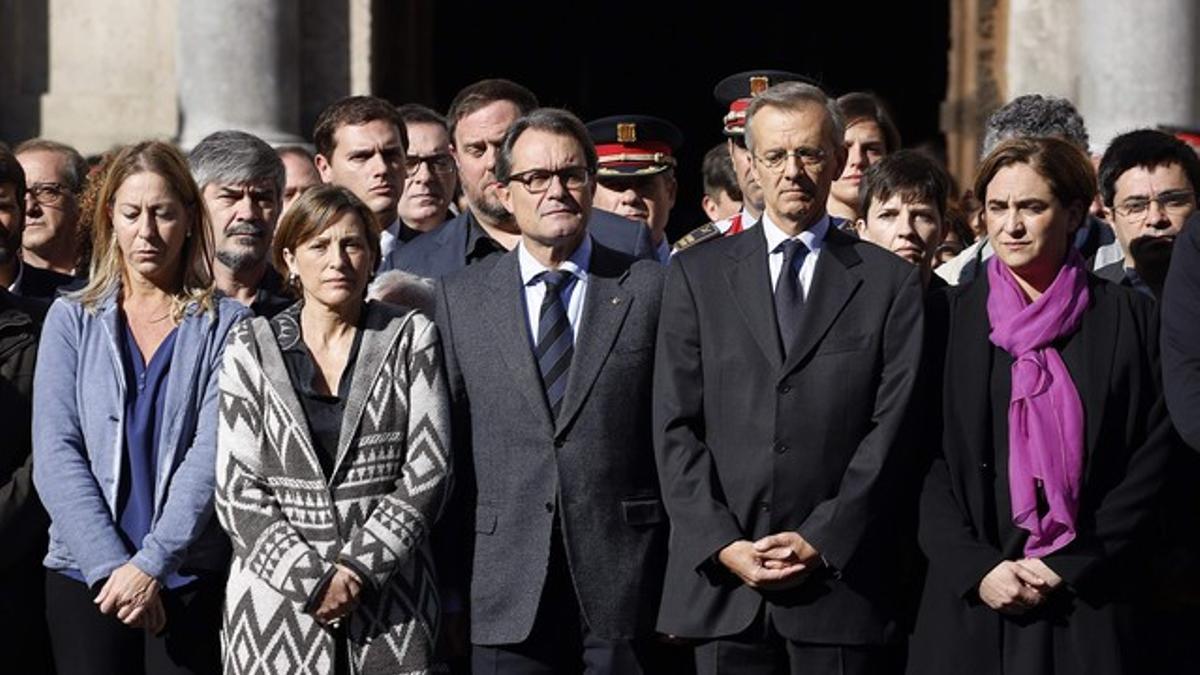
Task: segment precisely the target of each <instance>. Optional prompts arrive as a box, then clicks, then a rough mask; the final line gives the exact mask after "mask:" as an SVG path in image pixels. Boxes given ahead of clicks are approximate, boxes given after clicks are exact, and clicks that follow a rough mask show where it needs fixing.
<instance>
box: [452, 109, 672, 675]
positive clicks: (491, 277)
mask: <svg viewBox="0 0 1200 675" xmlns="http://www.w3.org/2000/svg"><path fill="white" fill-rule="evenodd" d="M596 168H597V157H596V149H595V147H594V146H593V145H592V142H591V140H590V139H589V138H588V132H587V130H586V129H585V128H584V126H583V123H582V122H580V121H579V120H578V119H577V118H576V117H575V116H574V115H572V114H570V113H568V112H566V111H563V110H555V109H538V110H534V111H533V112H531V113H529V114H527V115H525V116H523V117H521V118H520V119H518V120H516V121H515V123H514V124H512V125H511V127H510V128H509V130H508V132H507V134H506V135H505V136H504V139H503V142H502V144H501V146H500V149H499V151H498V155H497V158H496V163H495V176H496V180H497V181H498V186H497V189H496V196H497V198H498V199H499V201H500V202H501V203H502V204H503V205H504V208H505V210H506V211H508V212H509V213H511V214H512V215H513V217H514V219H515V221H516V225H517V226H518V228H519V230H520V239H519V241H518V242H517V243H516V244H515V245H514V247H513V249H512V250H511V251H508V252H506V253H504V254H500V255H495V256H491V257H489V258H488V259H487V260H484V261H481V262H479V263H477V264H474V265H471V266H470V267H467V268H466V269H465V270H464V271H462V272H461V273H458V274H455V275H451V276H448V277H444V278H443V279H442V282H441V284H440V285H439V289H438V299H437V303H438V306H437V311H436V315H437V318H438V328H439V330H440V331H441V336H442V342H443V345H444V349H445V353H446V366H447V368H446V369H447V373H448V375H449V382H450V389H451V400H452V402H453V405H454V420H455V426H454V435H453V438H454V444H455V467H456V468H455V471H456V473H457V476H458V481H459V489H458V492H457V494H456V497H455V498H456V500H457V501H458V508H457V511H458V512H459V513H465V514H466V519H465V520H466V522H465V523H461V524H460V525H461V526H462V533H461V534H460V535H459V536H458V537H457V540H458V541H460V542H462V543H460V544H459V547H460V551H459V553H458V557H460V558H463V559H465V560H467V561H468V562H471V563H472V564H471V565H470V569H469V578H470V582H469V584H465V583H464V582H459V583H460V584H463V587H469V588H470V614H471V644H472V649H471V652H472V655H471V661H472V672H474V673H476V674H477V675H483V674H496V673H568V672H587V673H621V674H625V673H632V674H637V673H642V672H649V673H662V672H671V671H670V670H669V669H668V668H667V666H666V665H665V664H663V663H662V662H661V661H659V660H656V659H659V658H662V652H661V649H660V647H658V645H657V644H656V643H655V642H654V641H653V637H652V636H653V630H654V621H655V615H656V611H657V608H658V599H659V589H660V588H661V583H662V569H663V564H664V560H665V553H666V551H665V549H666V539H667V520H666V514H665V513H664V511H663V506H662V501H661V498H660V496H659V491H658V480H657V478H656V472H655V466H654V453H653V449H652V443H651V438H652V434H651V427H650V409H651V393H650V385H651V374H652V370H653V359H654V349H653V347H654V340H655V328H656V325H657V320H658V308H659V302H660V297H661V291H662V267H661V266H660V265H659V264H657V263H655V262H652V261H647V260H636V259H635V258H633V257H632V256H629V255H626V254H623V253H620V252H617V251H614V250H612V249H610V248H608V247H606V246H605V245H604V244H603V243H601V242H600V241H598V240H597V239H596V238H594V237H593V236H592V235H591V234H590V233H589V231H588V222H589V218H590V217H591V215H592V199H593V195H594V194H595V190H596ZM639 227H640V226H639ZM450 538H451V539H455V537H453V536H451V537H450Z"/></svg>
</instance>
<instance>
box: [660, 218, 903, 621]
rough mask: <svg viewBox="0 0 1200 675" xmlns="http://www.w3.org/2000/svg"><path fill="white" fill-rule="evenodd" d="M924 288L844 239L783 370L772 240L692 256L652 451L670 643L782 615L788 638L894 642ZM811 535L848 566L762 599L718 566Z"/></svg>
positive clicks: (700, 250)
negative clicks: (730, 554) (739, 552)
mask: <svg viewBox="0 0 1200 675" xmlns="http://www.w3.org/2000/svg"><path fill="white" fill-rule="evenodd" d="M922 295H923V292H922V288H921V280H920V273H919V271H918V269H917V267H916V266H914V265H910V264H909V263H907V262H905V261H904V260H902V259H900V258H899V257H897V256H895V255H893V254H892V253H890V252H889V251H885V250H884V249H882V248H880V247H878V246H875V245H874V244H870V243H867V242H863V241H860V240H858V239H857V238H855V237H852V236H850V235H847V234H845V233H843V232H840V231H838V230H836V229H834V228H832V227H831V228H830V229H829V232H828V234H827V235H826V238H825V243H824V249H823V250H822V251H821V253H820V258H818V262H817V266H816V270H815V273H814V276H813V282H812V290H811V292H810V293H809V296H808V299H807V304H806V308H805V310H804V312H805V314H804V316H803V321H802V326H801V329H800V335H799V337H798V341H797V343H796V344H795V345H793V346H792V349H791V350H790V351H789V352H788V354H789V355H788V356H787V358H786V359H785V358H784V356H783V350H782V348H781V345H780V344H779V339H778V337H777V336H778V333H777V328H776V321H775V313H774V300H773V295H772V291H771V282H770V279H769V268H768V263H767V249H766V239H765V237H764V235H763V230H762V226H761V224H760V225H759V226H758V227H755V228H753V229H750V230H748V231H746V232H744V233H742V234H738V235H735V236H733V237H725V238H722V239H720V240H715V241H712V242H709V243H707V244H705V245H704V246H697V247H694V248H691V249H688V250H686V251H683V252H681V253H679V254H677V255H676V256H675V258H674V259H673V261H672V263H671V265H670V269H669V271H668V273H667V281H666V287H665V289H664V293H663V309H662V318H661V320H660V322H659V334H658V357H657V359H656V364H655V376H654V377H655V379H654V385H655V392H654V427H655V450H656V453H657V456H658V462H659V475H660V476H661V478H662V483H663V498H664V502H665V503H666V505H667V511H668V513H669V515H670V517H671V545H670V556H669V562H668V572H667V578H666V581H665V584H664V591H663V607H662V610H661V612H660V614H659V623H658V626H659V630H661V631H663V632H666V633H671V634H674V635H681V636H687V637H698V638H713V637H720V636H727V635H733V634H736V633H738V632H740V631H742V630H744V629H746V628H747V627H748V626H749V625H750V623H751V622H752V621H753V620H754V619H755V617H756V616H757V615H758V614H759V610H760V608H761V607H762V605H763V603H764V601H765V602H767V604H768V610H769V611H770V612H771V616H772V620H773V622H774V625H775V627H776V629H777V630H778V631H779V632H780V634H782V635H783V636H784V637H786V638H788V639H791V640H797V641H804V642H819V643H825V644H880V643H884V642H886V641H888V640H891V639H893V638H894V637H895V632H896V630H895V629H896V616H895V608H894V606H895V604H896V601H895V597H894V596H895V590H896V589H895V586H896V583H895V568H896V567H897V566H896V565H895V564H894V562H895V558H896V557H897V555H898V554H897V551H898V542H896V540H895V539H896V537H895V532H896V528H895V527H893V526H892V524H891V522H890V512H891V511H893V510H894V504H891V503H889V495H892V494H893V493H894V491H895V489H896V488H897V487H898V486H897V485H896V480H895V479H896V477H897V476H898V472H896V471H895V466H894V465H895V464H896V461H897V460H898V459H899V461H907V460H904V459H903V458H898V457H897V453H896V452H895V447H896V444H897V435H898V432H899V429H900V426H901V422H902V420H903V418H904V415H905V408H906V406H907V404H908V401H909V397H910V395H911V393H912V390H913V386H914V382H915V380H916V376H917V371H918V367H919V363H918V362H919V360H920V353H921V334H922V319H921V317H922V312H923V304H922V302H923V301H922ZM781 531H796V532H799V533H800V534H801V535H802V536H803V537H804V538H805V539H807V540H808V541H809V542H811V543H812V545H813V546H814V547H816V549H817V550H818V551H819V552H820V553H821V555H822V556H824V558H825V559H826V560H827V561H828V562H829V564H830V565H831V566H832V567H833V570H830V569H825V570H823V571H818V572H816V573H814V576H813V577H811V578H810V579H809V580H808V581H806V582H805V583H804V585H802V586H800V587H799V588H797V589H795V590H792V591H785V592H759V591H756V590H754V589H751V588H749V587H747V586H745V585H743V584H741V583H740V582H739V581H738V580H737V579H736V578H734V577H733V575H732V574H731V573H729V572H728V570H726V569H725V568H724V567H723V566H720V564H719V563H717V562H715V561H714V560H713V557H714V556H715V555H716V554H717V553H718V552H719V551H720V550H721V549H722V548H724V547H725V546H726V545H728V544H730V543H732V542H734V541H736V540H739V539H748V540H755V539H758V538H760V537H763V536H765V535H767V534H771V533H775V532H781Z"/></svg>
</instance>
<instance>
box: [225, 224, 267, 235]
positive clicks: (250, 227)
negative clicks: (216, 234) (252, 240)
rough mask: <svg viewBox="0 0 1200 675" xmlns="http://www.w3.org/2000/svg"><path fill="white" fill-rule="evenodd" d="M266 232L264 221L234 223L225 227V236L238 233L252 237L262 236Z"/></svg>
mask: <svg viewBox="0 0 1200 675" xmlns="http://www.w3.org/2000/svg"><path fill="white" fill-rule="evenodd" d="M266 234H267V225H266V223H254V222H251V223H244V222H243V223H236V224H234V225H232V226H230V227H227V228H225V236H227V237H234V236H238V235H250V236H253V237H263V236H266Z"/></svg>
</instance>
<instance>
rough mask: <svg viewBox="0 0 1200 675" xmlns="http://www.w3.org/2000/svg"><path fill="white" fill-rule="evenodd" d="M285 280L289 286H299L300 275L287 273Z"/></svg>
mask: <svg viewBox="0 0 1200 675" xmlns="http://www.w3.org/2000/svg"><path fill="white" fill-rule="evenodd" d="M287 281H288V285H289V286H295V287H297V288H299V287H300V275H299V274H296V273H295V272H292V273H291V274H289V275H288V278H287Z"/></svg>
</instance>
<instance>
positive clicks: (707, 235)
mask: <svg viewBox="0 0 1200 675" xmlns="http://www.w3.org/2000/svg"><path fill="white" fill-rule="evenodd" d="M722 234H724V233H723V232H721V228H719V227H717V226H716V224H715V223H705V224H703V225H701V226H700V227H697V228H696V229H694V230H692V231H691V232H688V233H687V234H685V235H683V236H682V237H680V238H679V241H677V242H675V248H674V252H675V253H679V252H680V251H682V250H684V249H686V248H691V247H692V246H695V245H696V244H699V243H702V242H706V241H708V240H709V239H716V238H718V237H720V236H721V235H722Z"/></svg>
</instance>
